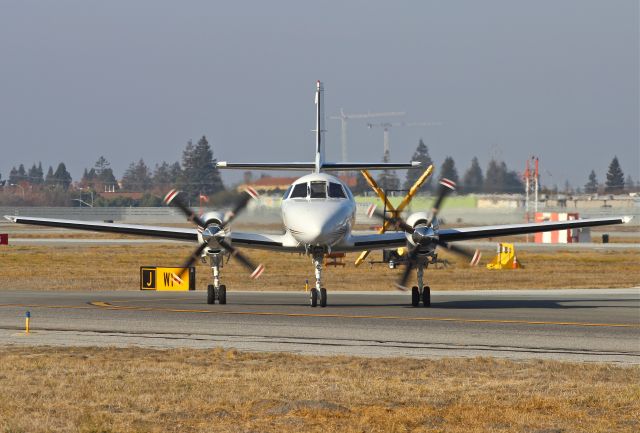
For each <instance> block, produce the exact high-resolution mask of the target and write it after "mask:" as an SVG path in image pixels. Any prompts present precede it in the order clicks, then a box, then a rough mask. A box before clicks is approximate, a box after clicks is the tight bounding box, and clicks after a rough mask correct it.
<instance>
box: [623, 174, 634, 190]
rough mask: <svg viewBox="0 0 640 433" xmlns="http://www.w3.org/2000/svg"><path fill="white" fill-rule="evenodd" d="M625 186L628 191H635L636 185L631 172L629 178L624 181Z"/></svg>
mask: <svg viewBox="0 0 640 433" xmlns="http://www.w3.org/2000/svg"><path fill="white" fill-rule="evenodd" d="M624 186H625V188H626V189H627V191H633V188H634V187H635V186H636V185H635V183H634V182H633V178H632V177H631V175H630V174H628V175H627V178H626V179H625V181H624Z"/></svg>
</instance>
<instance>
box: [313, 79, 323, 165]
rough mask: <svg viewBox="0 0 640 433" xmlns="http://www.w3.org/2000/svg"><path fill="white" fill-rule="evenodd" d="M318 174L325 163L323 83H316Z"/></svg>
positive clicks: (316, 161) (316, 160)
mask: <svg viewBox="0 0 640 433" xmlns="http://www.w3.org/2000/svg"><path fill="white" fill-rule="evenodd" d="M314 132H315V133H316V159H315V163H316V173H319V172H320V170H321V169H322V164H323V163H324V132H325V129H324V86H323V85H322V82H321V81H318V82H317V83H316V129H315V130H314Z"/></svg>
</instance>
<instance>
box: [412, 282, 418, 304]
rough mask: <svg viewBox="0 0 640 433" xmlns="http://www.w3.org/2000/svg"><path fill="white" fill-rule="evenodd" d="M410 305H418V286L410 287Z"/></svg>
mask: <svg viewBox="0 0 640 433" xmlns="http://www.w3.org/2000/svg"><path fill="white" fill-rule="evenodd" d="M411 305H412V306H414V307H417V306H419V305H420V290H419V289H418V286H413V287H412V288H411Z"/></svg>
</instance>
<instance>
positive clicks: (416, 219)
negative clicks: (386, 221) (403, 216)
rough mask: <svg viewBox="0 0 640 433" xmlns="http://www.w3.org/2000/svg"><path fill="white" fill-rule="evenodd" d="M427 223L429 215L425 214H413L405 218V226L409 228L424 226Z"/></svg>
mask: <svg viewBox="0 0 640 433" xmlns="http://www.w3.org/2000/svg"><path fill="white" fill-rule="evenodd" d="M428 222H429V214H428V213H426V212H414V213H412V214H411V215H409V218H407V224H409V225H410V226H411V227H414V228H415V227H417V226H419V225H425V224H427V223H428Z"/></svg>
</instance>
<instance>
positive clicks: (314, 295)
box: [311, 288, 318, 307]
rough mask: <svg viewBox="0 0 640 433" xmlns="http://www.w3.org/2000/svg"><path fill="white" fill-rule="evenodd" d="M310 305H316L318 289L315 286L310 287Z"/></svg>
mask: <svg viewBox="0 0 640 433" xmlns="http://www.w3.org/2000/svg"><path fill="white" fill-rule="evenodd" d="M311 306H312V307H317V306H318V289H315V288H313V289H311Z"/></svg>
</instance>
